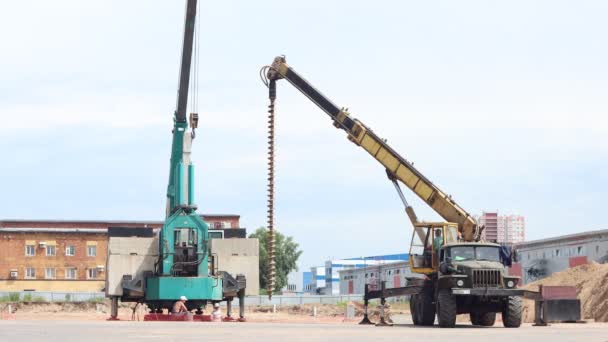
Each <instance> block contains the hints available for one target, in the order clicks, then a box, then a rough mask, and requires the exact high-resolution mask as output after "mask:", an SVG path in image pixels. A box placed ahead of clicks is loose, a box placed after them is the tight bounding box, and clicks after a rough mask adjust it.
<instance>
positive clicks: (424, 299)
mask: <svg viewBox="0 0 608 342" xmlns="http://www.w3.org/2000/svg"><path fill="white" fill-rule="evenodd" d="M416 302H417V303H416V304H418V308H420V309H419V310H418V314H419V316H418V319H419V322H420V325H427V326H429V325H433V324H434V323H435V305H433V290H432V289H430V290H428V291H422V292H421V293H420V295H419V296H418V299H417V300H416Z"/></svg>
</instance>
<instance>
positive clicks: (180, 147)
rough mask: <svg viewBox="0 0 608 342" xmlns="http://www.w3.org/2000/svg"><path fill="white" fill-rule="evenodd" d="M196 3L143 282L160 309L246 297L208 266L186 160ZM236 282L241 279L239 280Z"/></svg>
mask: <svg viewBox="0 0 608 342" xmlns="http://www.w3.org/2000/svg"><path fill="white" fill-rule="evenodd" d="M196 12H197V0H188V1H187V6H186V18H185V25H184V40H183V48H182V60H181V68H180V77H179V89H178V97H177V109H176V110H175V113H174V118H173V141H172V147H171V161H170V168H169V184H168V187H167V212H166V219H165V222H164V225H163V228H162V229H161V231H160V234H159V259H158V263H157V268H156V271H155V274H153V275H152V276H149V277H147V278H146V291H145V302H146V304H148V306H149V307H151V308H155V309H156V310H160V309H162V308H167V307H170V305H171V304H172V303H173V302H174V301H176V300H178V299H179V298H180V297H181V296H186V297H187V298H188V302H187V305H188V308H189V309H190V308H191V309H194V308H199V309H200V308H201V307H203V306H204V305H205V304H206V303H207V302H209V301H211V302H218V301H221V300H232V297H234V296H236V295H238V296H239V297H241V296H242V294H243V293H244V286H245V284H244V278H243V279H239V280H240V281H236V279H234V278H233V277H232V276H231V275H230V274H228V273H226V272H216V270H215V269H214V267H213V262H211V263H210V262H209V236H208V229H209V225H208V224H207V223H206V222H205V221H203V219H202V218H201V217H200V216H199V215H198V214H197V212H196V210H197V206H196V205H195V204H194V165H192V162H191V160H190V154H191V151H192V140H193V139H194V138H195V130H196V128H197V125H198V114H196V113H191V114H190V116H189V118H188V119H187V118H186V117H187V115H186V109H187V104H188V90H189V83H190V69H191V64H192V52H193V42H194V34H195V26H196V25H195V23H196ZM239 278H240V277H239Z"/></svg>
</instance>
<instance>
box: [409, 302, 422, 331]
mask: <svg viewBox="0 0 608 342" xmlns="http://www.w3.org/2000/svg"><path fill="white" fill-rule="evenodd" d="M417 299H418V295H412V296H411V297H410V314H411V315H412V322H414V325H420V318H419V317H418V316H419V315H418V308H417V307H416V302H417Z"/></svg>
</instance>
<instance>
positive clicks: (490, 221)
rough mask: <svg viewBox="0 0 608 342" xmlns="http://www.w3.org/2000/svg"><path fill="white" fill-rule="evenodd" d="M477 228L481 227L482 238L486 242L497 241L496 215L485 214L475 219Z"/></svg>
mask: <svg viewBox="0 0 608 342" xmlns="http://www.w3.org/2000/svg"><path fill="white" fill-rule="evenodd" d="M477 223H478V224H479V226H480V227H481V226H483V227H484V229H483V232H482V236H483V238H484V239H485V240H487V241H498V213H486V212H485V211H484V212H483V214H482V215H481V216H480V217H479V218H478V219H477Z"/></svg>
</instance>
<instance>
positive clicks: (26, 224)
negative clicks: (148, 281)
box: [0, 215, 246, 292]
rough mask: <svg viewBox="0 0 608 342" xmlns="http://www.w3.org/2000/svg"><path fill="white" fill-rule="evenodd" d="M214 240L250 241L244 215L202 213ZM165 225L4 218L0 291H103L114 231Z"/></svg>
mask: <svg viewBox="0 0 608 342" xmlns="http://www.w3.org/2000/svg"><path fill="white" fill-rule="evenodd" d="M201 216H202V217H203V219H204V220H205V221H206V222H207V223H208V224H209V226H210V229H209V236H210V238H219V239H221V238H230V237H245V235H246V232H245V229H244V228H240V227H239V215H201ZM162 226H163V222H162V221H73V220H0V291H23V290H31V291H60V292H63V291H66V292H68V291H86V292H95V291H101V290H102V289H103V288H104V287H105V279H106V269H105V267H106V258H107V253H108V252H107V246H108V228H109V227H125V228H132V227H143V228H150V229H160V228H161V227H162Z"/></svg>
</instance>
